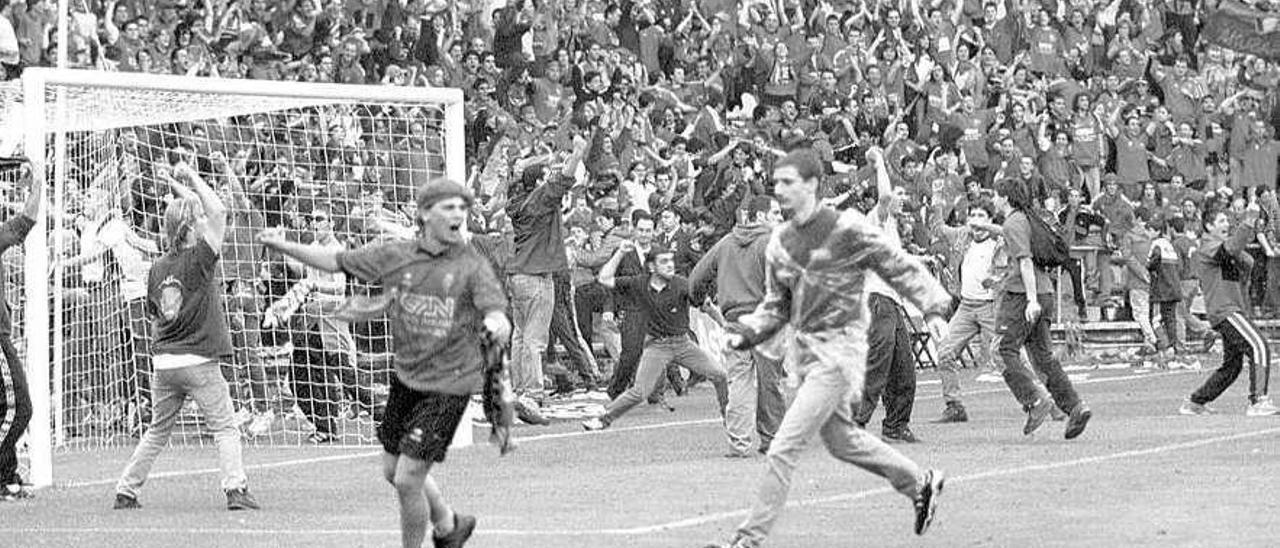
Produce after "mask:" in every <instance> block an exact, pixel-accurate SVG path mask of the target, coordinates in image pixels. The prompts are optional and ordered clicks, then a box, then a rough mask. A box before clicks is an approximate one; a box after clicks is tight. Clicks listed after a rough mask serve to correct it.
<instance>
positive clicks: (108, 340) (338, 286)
mask: <svg viewBox="0 0 1280 548" xmlns="http://www.w3.org/2000/svg"><path fill="white" fill-rule="evenodd" d="M280 85H288V84H280ZM6 90H7V91H6V92H4V94H3V95H2V96H3V98H4V99H5V103H6V105H5V106H4V107H3V108H0V114H2V115H3V116H4V119H5V123H8V124H13V123H14V122H13V120H14V118H15V117H19V116H21V112H22V110H21V109H15V108H13V102H14V101H15V100H17V99H20V96H15V95H14V93H13V92H12V89H9V88H6ZM352 91H353V93H352V95H353V96H359V87H356V86H353V90H352ZM46 101H47V102H48V103H47V107H46V111H47V114H48V115H47V116H46V117H45V119H46V123H47V124H48V125H49V128H51V129H52V128H57V129H60V130H63V131H65V132H66V133H65V136H66V137H65V145H63V144H62V143H60V142H57V141H55V140H54V139H53V137H52V135H51V136H50V137H48V139H47V141H48V142H49V146H47V154H46V158H47V162H46V166H47V169H48V172H49V173H48V179H47V180H48V181H51V185H50V186H51V188H50V200H51V201H50V204H49V205H50V207H49V211H50V212H51V213H50V226H51V231H50V234H49V239H50V250H51V251H50V260H51V262H52V264H51V268H50V271H51V276H50V283H51V286H50V298H51V301H52V302H51V310H53V311H54V314H53V316H52V325H53V329H52V333H51V335H52V336H51V341H50V343H51V348H50V351H51V364H52V365H51V366H52V368H53V371H52V375H51V378H52V383H53V386H52V395H53V398H52V402H51V403H52V408H53V409H52V413H53V417H52V423H53V430H54V431H53V441H54V444H55V447H58V448H61V449H63V450H71V449H77V448H85V447H90V448H91V447H97V446H103V445H109V444H131V443H134V442H135V439H136V437H137V436H139V435H140V434H141V433H142V432H143V431H144V430H145V429H146V428H147V427H148V426H149V424H150V415H151V408H152V398H151V391H150V386H151V380H152V378H153V375H154V372H153V368H152V364H151V349H150V321H149V319H148V318H147V316H146V308H145V306H144V304H143V303H144V302H145V296H146V288H145V281H146V275H147V269H148V268H149V265H150V264H151V262H152V261H153V260H154V259H155V258H156V257H157V256H158V253H159V250H160V248H162V247H163V245H162V244H161V239H162V234H161V228H160V227H161V215H162V212H163V210H164V208H165V204H166V202H167V200H168V199H169V194H170V191H169V190H168V183H167V182H166V181H167V180H169V176H170V175H171V174H172V173H173V170H174V169H175V168H174V166H175V165H179V164H186V165H188V166H190V167H192V168H193V169H194V170H195V172H196V173H198V174H199V175H200V176H201V177H202V178H204V179H205V180H206V181H207V182H209V184H210V185H211V186H212V187H213V188H214V189H216V190H217V191H218V192H219V194H220V195H221V196H222V198H223V200H224V201H225V202H226V203H227V204H228V206H229V209H230V215H229V219H228V229H227V233H226V243H225V245H224V246H223V249H222V250H221V252H222V253H221V261H220V265H219V268H220V274H221V280H220V283H221V287H222V289H223V290H224V292H225V294H224V297H225V311H226V313H227V318H228V323H229V325H230V328H231V332H232V342H233V345H234V347H235V356H234V359H232V360H229V361H227V362H226V363H223V364H222V366H223V374H224V376H225V377H226V378H227V380H228V382H229V383H230V384H231V393H232V399H233V402H234V407H235V408H236V411H237V421H238V422H240V423H242V427H243V428H244V430H245V431H246V433H247V434H249V438H248V439H249V440H250V441H249V442H250V443H260V444H302V443H308V441H311V442H317V441H322V442H327V443H340V444H372V443H374V442H375V439H374V419H375V418H376V417H377V416H378V415H379V413H380V411H381V408H382V407H383V404H384V402H385V400H386V395H387V390H388V388H387V383H388V380H389V372H390V365H391V359H390V356H391V351H392V348H391V343H390V338H389V331H388V326H387V325H386V323H385V320H383V321H372V322H366V323H359V324H350V325H349V324H346V323H343V322H341V321H338V320H336V319H334V317H333V316H332V314H331V312H332V311H333V310H334V309H335V308H336V307H337V306H338V305H339V304H340V303H341V302H342V300H343V299H344V298H345V297H348V296H351V295H370V294H373V293H374V291H375V288H373V287H370V286H368V285H365V284H362V283H359V282H357V281H355V280H352V279H347V278H346V277H344V276H343V275H341V274H326V273H321V272H318V271H314V270H310V269H307V268H305V267H304V266H303V265H301V264H299V263H295V262H291V261H289V260H286V259H285V258H283V257H282V256H279V255H277V254H272V253H268V252H267V251H266V250H265V249H264V248H262V246H260V245H258V244H256V243H255V237H256V234H257V233H258V231H260V230H262V229H263V228H267V227H284V228H285V229H286V231H287V233H288V234H289V235H290V237H291V239H293V240H295V241H300V242H303V243H308V244H311V245H323V246H332V247H341V248H346V249H351V248H355V247H359V246H361V245H364V244H367V243H372V242H378V241H386V240H390V239H397V238H405V237H411V235H412V232H413V228H412V224H411V222H410V219H412V218H413V215H414V211H413V210H412V207H413V206H412V199H411V198H412V196H413V191H414V189H415V188H416V187H417V186H418V185H420V184H421V183H423V182H425V181H427V180H430V179H431V178H434V177H440V176H443V175H444V166H445V156H444V154H445V150H444V148H445V139H444V111H443V107H442V106H441V105H437V104H429V103H412V102H399V103H370V102H362V101H357V100H332V101H331V100H315V99H297V100H291V99H288V98H269V97H259V96H251V95H227V94H206V93H198V92H182V91H151V90H146V91H142V90H124V89H103V88H94V87H87V86H71V85H59V86H50V87H48V88H47V91H46ZM59 149H61V150H63V151H65V153H64V154H58V151H59ZM459 152H460V151H459ZM0 182H3V183H6V188H5V190H6V192H5V198H6V203H8V204H10V205H15V204H16V207H20V206H21V201H20V200H21V198H22V197H23V196H24V193H25V190H26V185H25V184H24V183H22V174H21V168H12V169H10V170H9V171H8V172H4V171H0ZM11 214H12V213H11ZM4 261H5V263H6V265H8V266H9V267H10V268H9V269H8V270H7V281H8V285H7V286H6V288H7V297H8V299H9V302H10V303H11V305H13V308H14V310H15V312H16V314H15V316H14V318H15V335H16V336H21V333H22V331H21V325H22V323H23V322H22V319H23V315H24V311H25V310H26V307H25V306H23V305H22V303H21V296H22V295H21V294H22V282H21V276H22V270H23V269H22V256H21V254H20V250H17V249H14V250H11V251H9V252H8V253H7V254H6V255H5V256H4ZM17 340H18V339H16V338H15V341H17ZM18 344H19V348H23V346H24V345H22V344H21V342H19V343H18ZM201 417H202V414H201V413H198V412H197V409H196V407H195V405H194V402H192V401H187V402H186V404H185V406H184V408H183V411H182V412H181V413H180V415H179V417H178V421H177V426H176V428H175V429H174V438H173V441H174V443H189V444H199V443H205V442H206V440H207V441H209V442H210V443H211V438H207V437H206V435H205V434H204V433H203V428H202V427H203V425H202V423H201V420H202V419H201ZM316 434H319V436H317V435H316Z"/></svg>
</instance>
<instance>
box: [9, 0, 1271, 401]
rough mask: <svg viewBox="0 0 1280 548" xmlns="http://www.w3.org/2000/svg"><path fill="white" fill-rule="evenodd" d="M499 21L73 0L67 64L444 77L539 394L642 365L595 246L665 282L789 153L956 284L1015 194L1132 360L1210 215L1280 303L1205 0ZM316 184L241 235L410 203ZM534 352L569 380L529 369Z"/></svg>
mask: <svg viewBox="0 0 1280 548" xmlns="http://www.w3.org/2000/svg"><path fill="white" fill-rule="evenodd" d="M502 4H504V3H495V2H479V1H477V2H444V1H421V0H409V1H397V0H363V1H361V0H349V1H342V0H338V1H331V2H318V1H315V0H300V1H297V2H268V1H266V0H254V1H252V2H235V1H232V2H223V1H208V2H206V1H201V0H169V1H162V2H141V1H120V2H110V3H105V4H104V3H101V2H86V1H85V0H77V1H73V2H72V11H73V13H72V22H73V25H72V29H71V32H70V36H69V40H70V44H69V48H68V49H69V52H70V55H69V57H70V62H71V65H72V66H77V67H95V68H100V69H102V70H114V71H129V72H148V73H156V74H187V75H194V76H211V77H223V78H253V79H268V80H281V81H300V82H339V83H350V84H382V85H395V86H436V87H457V88H461V89H463V90H464V91H465V93H466V96H467V108H466V114H467V126H466V132H467V133H466V146H467V150H466V153H467V164H468V168H469V170H468V173H469V175H470V177H469V181H468V184H470V185H471V186H472V188H473V189H474V190H475V191H476V194H477V196H478V198H479V199H478V206H479V207H477V208H476V211H477V212H478V213H477V214H476V215H475V218H474V219H473V220H472V221H473V222H472V223H471V226H470V228H471V231H472V232H473V233H475V234H477V235H478V236H477V240H476V242H477V246H478V247H481V248H482V249H483V250H484V251H485V252H486V254H487V255H489V257H490V258H491V260H492V261H493V262H494V264H495V265H496V266H498V267H499V268H500V269H501V271H503V272H506V273H507V274H509V276H508V277H507V278H506V279H505V280H504V283H506V284H507V290H508V292H509V294H510V295H511V296H512V303H513V305H512V306H513V308H514V309H515V311H516V313H515V314H514V320H515V323H516V326H515V331H516V334H515V339H516V340H515V345H514V347H513V377H514V378H513V380H514V381H515V383H516V389H517V392H518V393H520V394H521V395H522V396H528V397H529V398H530V399H532V400H534V401H537V400H539V399H542V398H543V397H544V394H545V392H546V391H547V390H548V387H546V386H544V381H543V379H544V377H550V378H552V379H553V380H554V389H556V390H571V389H573V388H575V387H578V388H588V389H592V388H602V389H607V390H608V392H609V393H610V395H611V396H617V395H619V394H621V393H622V391H623V390H625V389H626V387H627V385H628V384H629V383H630V381H631V379H629V378H625V377H619V376H618V375H615V376H614V378H612V379H607V378H606V377H605V374H606V372H607V371H608V370H610V369H611V368H610V367H608V365H607V364H608V363H611V362H628V361H630V362H635V361H637V360H639V355H638V352H639V350H638V348H637V343H635V342H633V341H634V340H635V339H636V338H637V337H640V338H642V337H643V335H644V334H643V329H640V331H638V332H637V331H636V328H635V325H634V324H635V321H630V322H629V321H626V317H627V316H628V315H631V316H634V315H635V310H634V308H633V303H629V302H628V300H627V299H626V298H625V296H621V295H618V294H617V293H616V292H615V291H612V290H610V289H609V288H606V287H603V286H601V284H600V283H599V282H598V279H597V278H598V274H599V271H600V269H601V267H603V266H605V265H606V263H607V261H608V260H609V259H610V257H611V256H612V255H613V254H614V250H615V249H616V248H617V247H618V246H619V245H638V246H639V247H641V248H645V249H647V248H648V247H649V246H651V245H656V246H661V247H662V248H666V249H672V250H675V262H676V269H677V272H679V273H680V274H683V275H686V276H687V275H688V274H689V273H690V270H691V269H692V268H693V265H694V264H696V263H697V260H698V258H699V257H700V256H701V255H702V254H703V253H704V252H705V251H707V250H708V249H710V248H711V247H712V246H713V245H714V244H716V242H717V241H719V240H720V239H721V238H723V237H724V236H725V235H728V234H730V233H731V232H733V231H734V229H735V227H736V226H739V225H742V224H744V223H747V224H749V222H750V220H749V219H746V218H745V214H744V211H747V210H749V209H751V206H750V204H751V203H752V201H753V198H756V197H760V196H769V195H770V194H771V193H772V181H771V180H770V177H769V174H770V173H771V172H772V165H773V162H774V161H775V160H777V159H778V158H780V157H781V156H782V155H784V154H785V153H786V151H789V150H792V149H794V148H797V147H802V146H808V147H813V148H814V149H816V150H818V151H820V154H821V155H822V159H823V160H824V162H825V164H826V168H827V172H828V175H827V177H826V179H825V181H824V186H825V188H824V189H823V196H822V197H823V199H824V201H825V202H826V203H828V204H830V205H833V206H835V207H836V208H839V209H846V208H858V209H861V210H863V211H866V210H868V209H870V208H871V207H872V206H873V205H874V204H875V203H876V199H877V189H876V187H875V175H876V170H875V168H874V166H872V165H871V164H869V163H868V161H867V158H868V155H867V151H868V150H870V149H872V148H881V149H883V150H884V159H885V163H886V165H887V167H888V171H889V175H890V178H891V181H892V185H893V187H894V191H895V192H897V193H899V194H900V195H901V196H902V198H903V199H904V200H905V202H906V204H907V206H906V208H905V212H904V214H903V215H902V216H901V217H900V219H901V224H900V226H899V234H900V236H901V240H902V244H903V247H904V248H905V249H907V250H908V251H909V252H911V253H912V254H915V255H918V256H920V257H922V258H924V259H925V260H927V261H928V263H929V265H930V267H931V268H932V269H933V271H934V272H935V274H936V275H937V276H938V277H939V278H940V279H942V280H943V281H944V283H946V284H947V285H948V288H949V289H950V290H951V291H952V292H953V293H954V294H957V295H958V294H959V293H960V292H961V291H962V288H961V287H960V278H961V276H960V274H959V271H960V267H961V266H962V263H961V261H962V260H963V257H961V256H959V255H958V254H957V253H955V248H954V247H953V246H951V245H950V244H949V243H948V240H947V238H945V237H943V236H944V234H945V233H946V231H944V230H941V229H940V227H943V226H952V227H955V226H961V225H965V224H966V223H967V222H968V221H967V219H968V218H969V217H970V215H969V213H970V211H971V206H974V205H980V204H984V203H987V202H989V201H990V197H991V192H992V189H993V187H994V185H995V183H996V182H997V181H1000V180H1004V179H1017V180H1021V181H1023V182H1024V183H1025V184H1026V185H1028V186H1029V188H1031V189H1032V191H1033V194H1034V196H1035V198H1036V202H1037V205H1038V206H1040V208H1041V210H1042V213H1044V214H1045V217H1046V219H1048V220H1049V221H1050V222H1051V223H1054V224H1056V225H1058V226H1059V227H1061V232H1062V233H1063V234H1064V235H1065V236H1066V238H1067V239H1068V242H1069V244H1070V245H1071V249H1072V261H1071V263H1070V264H1069V265H1068V266H1067V267H1066V268H1064V269H1063V270H1062V275H1061V276H1059V277H1058V280H1057V281H1056V283H1058V284H1059V290H1060V291H1059V294H1060V295H1062V299H1063V305H1064V306H1063V307H1062V309H1063V310H1062V312H1061V316H1060V317H1059V319H1060V320H1065V321H1078V322H1085V321H1098V320H1119V319H1133V320H1135V321H1137V322H1138V323H1139V325H1140V326H1141V330H1142V333H1143V338H1144V340H1145V341H1146V343H1147V346H1148V351H1154V350H1155V349H1156V348H1157V347H1160V348H1166V347H1172V346H1173V345H1174V344H1175V343H1176V342H1178V341H1182V342H1185V341H1187V340H1188V339H1189V338H1199V337H1203V336H1206V335H1207V334H1208V333H1209V329H1208V327H1207V326H1206V325H1205V323H1204V322H1203V320H1201V319H1200V318H1199V317H1197V316H1196V315H1195V314H1193V313H1192V312H1194V311H1198V310H1200V308H1199V305H1198V304H1197V302H1198V301H1197V297H1198V293H1199V285H1198V284H1197V283H1196V276H1197V274H1198V273H1197V271H1196V270H1197V269H1196V268H1194V266H1193V264H1192V261H1191V259H1190V256H1191V253H1192V252H1193V250H1194V249H1195V247H1196V245H1197V243H1196V242H1197V239H1198V237H1199V235H1201V234H1203V232H1204V227H1203V226H1202V224H1201V222H1200V220H1201V215H1202V214H1203V213H1204V212H1206V211H1210V210H1213V211H1217V210H1222V209H1225V210H1227V211H1229V212H1230V214H1231V216H1232V226H1233V227H1234V228H1233V229H1234V230H1239V231H1251V232H1253V233H1254V236H1255V237H1252V238H1249V240H1250V244H1249V246H1248V248H1249V250H1250V253H1251V256H1252V257H1253V258H1254V261H1253V264H1250V265H1247V268H1246V272H1247V274H1248V279H1249V280H1250V283H1249V284H1248V287H1249V295H1250V303H1251V304H1252V305H1253V308H1252V309H1251V310H1248V311H1247V312H1248V313H1249V314H1252V315H1255V316H1257V317H1275V316H1277V315H1280V289H1277V280H1280V247H1277V246H1278V245H1280V205H1278V204H1277V199H1276V189H1277V160H1278V159H1280V140H1277V128H1280V94H1278V93H1277V91H1276V90H1277V88H1278V87H1280V67H1278V66H1277V64H1276V62H1275V59H1272V60H1270V61H1268V60H1266V59H1263V58H1261V57H1257V56H1254V55H1250V54H1246V53H1241V52H1238V51H1233V50H1230V49H1226V48H1223V47H1220V46H1217V45H1214V44H1211V43H1209V42H1208V41H1207V40H1206V39H1204V37H1203V36H1202V32H1201V31H1202V28H1203V24H1204V22H1205V21H1206V19H1207V18H1208V17H1209V16H1210V11H1211V8H1210V7H1208V6H1205V5H1204V4H1203V3H1201V2H1195V1H1181V0H1173V1H1168V2H1164V1H1162V2H1147V1H1144V0H1138V1H1125V0H1117V1H1115V2H1105V1H1103V2H1094V1H1089V0H1083V1H1076V2H1070V3H1067V2H1049V1H1045V2H1032V1H1016V0H1003V1H996V2H991V1H988V2H980V1H976V0H966V1H962V2H956V1H951V0H944V1H939V2H926V1H921V0H911V1H894V0H888V1H879V0H876V1H870V0H868V1H841V0H835V1H819V2H813V1H808V0H801V1H792V0H777V1H771V0H758V1H724V0H699V1H693V2H690V1H672V0H654V1H634V2H633V1H630V0H626V1H622V2H598V1H593V0H585V1H584V0H563V1H561V0H548V1H521V0H515V1H512V2H506V3H505V4H506V5H502ZM53 5H54V3H53V2H50V1H45V2H27V3H21V2H14V3H10V4H9V5H8V6H7V7H6V8H5V10H4V15H6V16H7V17H6V18H3V19H2V20H0V62H2V63H3V64H4V67H5V69H6V71H7V73H8V76H9V77H16V76H17V75H19V74H20V71H21V68H22V67H24V66H37V65H48V64H50V60H51V59H52V58H53V57H54V52H55V51H56V44H54V43H53V40H52V38H53V37H54V34H53V32H52V29H53V26H54V22H55V17H54V8H53ZM1248 7H1249V8H1250V9H1254V10H1258V11H1259V12H1260V13H1273V14H1274V13H1276V11H1277V10H1278V8H1277V6H1276V5H1275V4H1274V3H1268V2H1265V1H1264V2H1254V3H1250V4H1249V6H1248ZM285 123H288V121H287V120H280V119H273V118H268V119H266V120H265V121H261V122H260V124H268V125H269V124H285ZM255 129H256V130H259V131H264V132H271V131H272V130H273V129H274V128H272V127H257V128H255ZM330 129H331V128H330ZM282 131H287V130H282ZM320 131H322V132H323V130H320ZM377 133H379V132H378V131H376V130H375V131H372V132H369V134H377ZM340 138H341V136H339V139H340ZM391 146H392V147H393V150H392V153H394V148H395V147H397V146H400V145H399V144H395V143H393V144H392V145H391ZM366 148H367V147H366ZM228 152H229V153H230V154H228V156H233V155H234V151H228ZM207 154H208V153H207V152H201V155H202V156H207ZM366 154H367V153H366ZM360 156H361V155H360V154H355V155H349V156H348V160H347V161H348V162H351V161H352V160H351V159H352V158H359V160H358V161H360V162H364V163H366V164H367V163H368V162H369V160H368V159H367V158H361V157H360ZM566 158H570V159H573V160H575V161H573V162H572V163H571V166H572V167H574V170H573V172H570V173H564V174H561V173H559V170H558V168H559V166H561V165H562V164H565V163H568V162H566ZM229 160H230V162H231V163H232V164H234V163H235V162H236V161H237V159H236V158H229ZM578 160H580V161H578ZM340 163H341V162H340ZM369 171H377V170H369ZM318 176H319V175H318V174H317V173H315V172H302V173H296V174H294V177H293V178H296V179H298V180H297V181H296V183H291V184H287V185H281V186H280V187H279V188H276V189H274V190H275V191H277V192H279V193H280V196H279V198H278V199H279V203H280V204H291V207H292V209H290V210H289V211H287V212H283V211H282V212H279V213H277V215H276V218H275V219H274V220H273V219H271V218H267V219H265V220H264V221H263V222H265V223H266V224H267V225H273V223H274V224H279V223H282V222H286V221H287V220H288V219H296V218H299V217H307V216H309V217H310V220H311V221H313V222H316V220H317V219H318V218H320V217H323V218H324V221H323V222H329V219H332V222H333V223H335V224H339V225H343V226H346V225H347V224H350V223H362V226H364V224H367V225H369V226H373V227H378V230H379V231H380V232H381V233H384V234H386V235H387V237H403V236H405V235H406V234H411V233H412V230H413V229H412V226H411V223H409V222H408V219H409V218H410V217H409V215H411V214H412V213H411V212H406V207H407V204H408V202H409V201H410V200H409V199H408V196H397V195H390V194H386V195H384V194H383V193H379V192H371V193H368V194H367V195H364V196H363V197H362V198H360V200H362V201H360V207H359V210H360V213H359V214H357V213H355V210H356V208H350V209H346V208H343V207H341V206H339V207H335V208H328V209H313V208H314V207H315V206H313V205H312V204H313V202H312V201H311V200H299V199H296V196H294V195H292V193H294V192H297V190H296V189H300V188H305V187H308V186H309V185H314V183H316V182H318V181H317V180H316V177H318ZM374 184H375V185H376V181H375V182H374ZM321 186H324V185H321ZM271 190H272V189H267V191H268V192H270V191H271ZM134 197H135V200H138V201H139V202H140V203H141V204H145V203H146V202H147V200H155V199H156V197H155V196H149V195H148V194H147V193H146V192H145V191H142V192H140V191H138V189H135V192H134ZM272 200H274V198H272ZM402 204H404V205H405V206H406V207H402ZM138 207H147V206H145V205H139V206H138ZM344 209H345V210H344ZM557 211H558V212H559V213H558V214H557V213H556V212H557ZM370 212H372V213H370ZM268 216H270V214H268ZM344 240H345V241H344ZM561 242H563V243H565V244H567V246H566V247H567V250H564V249H561V250H555V249H553V248H555V247H557V246H560V244H561ZM623 242H633V243H632V244H623ZM360 243H363V241H357V240H355V239H352V238H347V237H341V238H338V239H337V241H336V245H345V246H349V247H350V246H355V245H359V244H360ZM615 266H617V265H615ZM624 266H625V265H624ZM246 272H248V271H246ZM247 275H249V276H254V275H255V274H247ZM1170 279H1173V280H1175V281H1174V282H1173V283H1172V284H1171V283H1170V282H1169V280H1170ZM246 291H247V290H246ZM258 306H259V307H260V308H261V307H262V305H258ZM251 315H252V314H251ZM1170 316H1175V317H1173V318H1171V317H1170ZM693 329H694V330H695V331H696V330H697V329H698V327H697V326H694V327H693ZM629 341H631V342H629ZM597 342H598V343H601V344H602V345H603V346H604V348H605V349H606V352H605V354H606V355H607V356H608V357H609V359H608V360H597V357H596V356H595V353H594V352H592V351H591V350H590V349H591V348H593V345H594V344H595V343H597ZM553 343H559V344H558V345H554V346H560V347H563V348H564V349H565V352H566V354H567V356H566V357H565V358H564V360H563V363H564V364H565V366H564V367H556V366H554V365H553V363H556V362H555V361H547V359H546V357H544V354H546V353H547V349H548V348H551V347H552V346H553ZM317 359H322V360H323V359H326V358H325V357H323V356H322V357H319V358H317ZM634 367H635V366H634V364H632V365H631V366H630V367H629V369H630V370H632V371H634ZM624 369H628V368H624ZM668 378H669V382H670V383H671V384H673V385H674V388H675V389H676V390H677V391H679V390H682V389H683V386H682V384H683V380H682V379H681V378H680V376H679V375H677V374H669V375H668ZM350 397H351V398H353V399H358V398H356V397H355V395H351V396H350ZM655 398H660V396H655ZM655 401H657V400H655Z"/></svg>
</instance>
